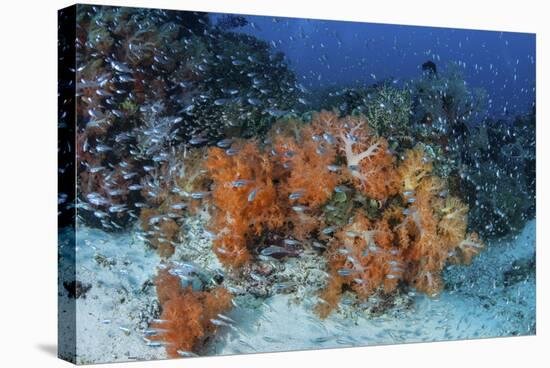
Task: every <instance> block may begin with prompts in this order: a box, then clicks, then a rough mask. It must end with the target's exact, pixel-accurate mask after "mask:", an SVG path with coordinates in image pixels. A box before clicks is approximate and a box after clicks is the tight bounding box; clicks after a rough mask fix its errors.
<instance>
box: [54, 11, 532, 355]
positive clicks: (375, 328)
mask: <svg viewBox="0 0 550 368" xmlns="http://www.w3.org/2000/svg"><path fill="white" fill-rule="evenodd" d="M59 20H60V23H59V45H58V46H59V50H60V53H59V55H60V61H59V77H60V79H59V96H60V98H59V108H60V110H59V119H58V122H59V124H58V128H59V173H58V174H59V198H58V205H59V212H58V218H59V231H58V235H59V294H58V297H59V351H60V357H61V358H63V359H67V360H70V361H73V362H75V363H78V364H90V363H105V362H125V361H133V360H151V359H166V358H188V357H196V356H212V355H229V354H246V353H260V352H276V351H290V350H304V349H324V348H339V347H354V346H368V345H382V344H402V343H414V342H432V341H446V340H457V339H479V338H489V337H507V336H518V335H534V334H535V333H536V298H535V285H536V282H535V273H536V269H535V265H536V262H535V259H536V258H535V248H536V247H535V240H536V239H535V230H536V226H535V209H536V208H535V207H536V206H535V198H536V175H535V166H536V158H535V151H536V106H535V95H536V89H535V87H536V86H535V67H536V63H535V58H536V55H535V35H534V34H521V33H510V32H494V31H478V30H461V29H450V28H433V27H418V26H414V27H413V26H404V25H388V24H371V23H357V22H346V21H328V20H314V19H299V18H282V17H270V16H248V15H234V14H214V13H201V12H189V11H175V10H160V9H143V8H125V7H109V6H93V5H76V6H73V7H71V8H67V9H64V10H61V11H60V12H59ZM71 54H72V56H70V55H71ZM69 56H70V57H69ZM75 60H76V64H75V63H74V62H75Z"/></svg>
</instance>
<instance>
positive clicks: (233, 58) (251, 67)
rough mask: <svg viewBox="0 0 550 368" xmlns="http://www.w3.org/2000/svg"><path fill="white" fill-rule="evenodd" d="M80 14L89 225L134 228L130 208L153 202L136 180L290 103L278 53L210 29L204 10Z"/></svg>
mask: <svg viewBox="0 0 550 368" xmlns="http://www.w3.org/2000/svg"><path fill="white" fill-rule="evenodd" d="M77 13H78V14H77V18H78V22H77V24H78V26H77V30H76V36H77V40H76V55H77V68H76V81H77V83H76V90H77V101H76V102H77V103H76V105H77V109H76V114H77V132H76V135H77V141H78V144H79V147H78V152H79V156H78V161H77V163H78V166H77V170H78V182H79V184H81V185H79V186H78V198H79V201H80V204H79V206H80V207H79V209H80V210H81V211H79V219H80V220H81V221H83V222H85V223H87V224H89V225H92V226H100V227H102V228H103V229H105V230H119V229H122V228H124V227H126V226H128V225H130V224H132V222H133V221H134V220H135V219H137V218H138V217H139V213H140V208H141V207H139V206H136V203H137V204H139V203H141V202H144V201H147V202H149V200H150V198H148V197H147V196H142V192H141V191H140V190H139V189H137V188H138V186H139V185H141V183H139V179H140V178H142V177H144V176H151V174H154V171H162V170H164V169H163V168H162V167H161V166H162V165H164V164H165V163H167V162H169V161H170V160H171V159H177V155H176V156H174V155H173V154H171V152H170V151H172V150H173V151H176V153H178V152H181V151H182V150H184V149H185V147H186V146H187V147H189V145H199V146H200V145H205V144H213V143H215V142H216V140H218V139H221V137H227V136H237V135H238V136H244V137H251V136H254V135H258V134H261V133H262V132H263V133H265V131H267V130H268V129H269V127H270V126H271V124H272V123H273V122H274V120H275V116H278V114H274V113H273V112H272V111H271V109H274V110H277V111H290V110H292V109H293V106H294V105H295V104H296V100H297V96H298V93H299V91H298V90H297V89H296V88H295V77H294V74H293V73H292V72H291V71H290V70H289V69H288V66H287V64H286V62H285V60H284V57H283V55H282V54H280V53H275V52H273V50H272V48H271V46H270V45H269V44H267V43H265V42H263V41H260V40H258V39H256V38H255V37H252V36H249V35H243V34H237V33H233V32H231V30H230V29H231V28H233V27H217V26H213V25H211V24H210V23H209V19H208V16H207V14H206V13H195V12H174V11H167V10H157V9H139V8H117V7H100V6H92V5H82V6H79V7H78V12H77ZM268 100H269V101H268ZM268 106H269V108H268ZM148 168H150V170H148ZM149 179H151V178H149ZM114 186H116V187H117V190H118V191H117V192H116V195H106V193H107V192H109V190H110V188H112V187H114ZM128 188H130V189H128ZM131 188H136V189H131ZM119 192H121V193H119ZM90 194H91V195H92V198H96V197H98V196H100V201H99V202H98V201H94V200H91V201H90V200H89V198H88V197H89V195H90ZM100 202H101V203H100ZM123 205H124V206H123ZM111 209H112V211H111Z"/></svg>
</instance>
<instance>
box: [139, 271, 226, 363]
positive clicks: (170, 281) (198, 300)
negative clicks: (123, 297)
mask: <svg viewBox="0 0 550 368" xmlns="http://www.w3.org/2000/svg"><path fill="white" fill-rule="evenodd" d="M155 285H156V288H157V295H158V299H159V302H160V304H161V307H162V314H161V316H160V319H159V320H158V321H156V322H153V323H152V324H151V326H150V327H151V330H150V332H151V336H149V338H148V339H149V340H150V341H160V342H162V343H163V344H164V345H165V347H166V352H167V354H168V356H170V357H172V358H176V357H185V356H191V355H192V354H193V353H197V352H198V351H200V349H201V347H202V346H203V344H204V342H205V341H206V339H208V337H210V336H212V335H213V334H214V333H215V332H216V331H217V329H218V327H219V326H220V325H221V324H223V320H220V317H219V314H221V313H225V312H226V311H228V310H229V309H230V308H231V294H230V293H229V292H228V291H227V290H226V289H224V288H222V287H217V288H214V289H212V290H209V291H194V290H193V289H192V288H191V287H186V288H184V287H182V285H181V280H180V277H179V276H176V275H174V274H171V273H170V269H164V270H161V271H160V272H159V275H158V276H157V279H156V281H155Z"/></svg>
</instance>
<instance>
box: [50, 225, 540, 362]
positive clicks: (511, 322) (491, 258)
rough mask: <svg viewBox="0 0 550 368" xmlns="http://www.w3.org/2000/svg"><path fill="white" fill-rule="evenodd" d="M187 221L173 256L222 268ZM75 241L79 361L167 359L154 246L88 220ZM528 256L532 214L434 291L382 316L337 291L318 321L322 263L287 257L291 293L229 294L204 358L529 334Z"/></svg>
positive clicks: (532, 320)
mask: <svg viewBox="0 0 550 368" xmlns="http://www.w3.org/2000/svg"><path fill="white" fill-rule="evenodd" d="M202 221H203V220H202ZM184 226H185V227H186V239H183V241H182V248H180V249H177V251H176V254H175V255H174V257H176V259H186V258H193V261H194V262H196V263H197V264H199V265H203V266H205V267H209V268H217V267H219V263H217V260H216V259H215V256H213V254H212V253H211V251H210V250H209V242H208V240H207V239H206V237H205V236H203V235H202V234H201V229H202V226H201V219H200V218H194V219H190V220H189V221H187V223H186V224H185V225H184ZM66 235H67V233H64V232H61V233H60V239H61V241H60V242H61V244H62V245H63V244H65V245H64V246H65V247H67V245H66V244H70V241H69V240H68V239H70V238H68V237H67V236H66ZM183 244H187V246H186V247H185V248H183ZM76 245H77V253H76V254H77V255H76V261H77V270H76V274H77V276H76V277H77V280H79V281H81V282H82V283H84V284H88V285H89V286H91V288H90V289H89V290H88V291H87V292H86V293H85V295H84V296H80V297H79V298H78V299H77V302H76V306H77V307H76V321H77V326H76V335H77V337H76V340H77V362H78V363H81V364H85V363H103V362H114V361H118V362H122V361H132V360H149V359H163V358H166V354H165V351H164V348H163V347H150V346H147V344H146V342H145V341H144V339H143V337H142V336H143V331H144V330H145V329H146V328H147V326H148V322H149V321H150V320H151V318H154V317H156V316H158V313H159V305H158V303H157V300H156V293H155V287H154V285H153V284H152V280H153V278H154V275H155V274H156V272H157V266H158V265H159V263H160V262H161V260H160V258H159V257H158V255H157V254H156V252H155V251H153V250H150V249H148V247H147V246H146V245H145V244H144V243H143V240H140V239H138V238H137V237H136V236H134V235H132V233H121V234H111V233H106V232H103V231H101V230H97V229H90V228H85V227H84V228H83V227H80V228H79V231H78V235H77V239H76ZM62 254H63V252H62ZM534 255H535V220H532V221H530V222H528V223H527V225H526V226H525V228H524V229H523V231H522V232H521V233H520V234H518V235H517V236H514V237H509V238H507V239H502V240H500V241H498V242H493V243H490V244H488V246H487V247H486V249H485V250H484V251H483V252H482V253H481V254H480V255H479V256H478V257H476V258H475V259H474V261H473V262H472V264H471V265H470V266H449V267H448V268H447V270H446V271H445V275H444V276H445V283H446V288H445V290H444V291H443V292H442V293H441V294H440V295H439V296H438V297H437V298H433V299H432V298H428V297H426V296H424V295H415V294H413V293H412V294H410V295H405V296H404V297H403V298H402V299H401V301H400V302H395V303H394V305H393V306H392V307H390V308H388V309H387V310H385V312H383V313H381V314H380V313H376V314H366V313H365V312H363V311H361V310H357V309H353V308H352V307H351V306H349V305H346V303H345V300H346V298H347V296H344V301H343V303H341V305H342V307H341V308H340V309H339V310H338V311H335V312H333V313H332V314H331V315H330V316H329V317H328V318H327V319H326V320H325V321H320V320H319V319H318V317H317V316H316V315H315V314H313V312H312V308H313V306H314V304H315V303H316V301H315V298H314V297H310V296H311V295H314V293H315V292H316V291H315V290H314V289H315V288H317V287H318V286H317V285H316V286H315V287H313V285H311V286H312V287H311V290H309V289H308V283H309V282H310V281H311V280H312V279H315V278H316V277H317V275H316V273H315V272H318V271H319V270H316V269H315V267H308V266H307V264H305V263H304V262H306V263H307V261H304V260H300V259H292V260H290V261H287V262H286V264H285V265H284V267H285V269H284V271H283V272H284V273H287V274H288V275H292V277H293V280H292V281H293V282H294V283H296V284H298V286H297V288H296V292H295V293H294V294H276V295H274V296H271V297H267V298H257V297H254V296H251V295H244V296H239V297H236V298H235V302H236V305H237V307H235V308H234V309H233V310H232V311H231V312H229V313H227V315H228V316H229V317H231V318H232V319H233V320H235V321H236V323H235V325H234V327H233V328H228V327H223V328H222V329H221V330H219V332H218V334H217V335H216V337H215V338H214V339H213V340H212V341H210V343H209V344H208V348H207V349H206V350H205V351H203V352H201V355H225V354H241V353H253V352H273V351H288V350H300V349H316V348H334V347H349V346H365V345H379V344H395V343H410V342H426V341H441V340H455V339H470V338H486V337H498V336H515V335H530V334H534V333H535V328H536V315H535V312H536V310H535V271H534V264H533V261H534ZM319 258H322V257H319ZM62 260H63V258H62ZM316 260H317V259H316V258H312V259H310V261H316ZM60 267H62V262H61V263H60ZM292 277H291V278H292ZM300 283H302V285H300ZM60 301H61V309H62V310H63V303H64V302H66V301H67V292H66V290H65V289H64V288H63V287H61V288H60ZM64 333H65V331H63V330H61V331H60V334H64Z"/></svg>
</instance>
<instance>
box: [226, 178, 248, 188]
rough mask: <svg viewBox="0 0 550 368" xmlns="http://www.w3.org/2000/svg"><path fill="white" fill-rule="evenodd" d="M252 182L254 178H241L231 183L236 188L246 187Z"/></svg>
mask: <svg viewBox="0 0 550 368" xmlns="http://www.w3.org/2000/svg"><path fill="white" fill-rule="evenodd" d="M250 183H252V180H248V179H239V180H235V181H232V182H231V185H232V186H233V187H235V188H242V187H244V186H245V185H248V184H250Z"/></svg>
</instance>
